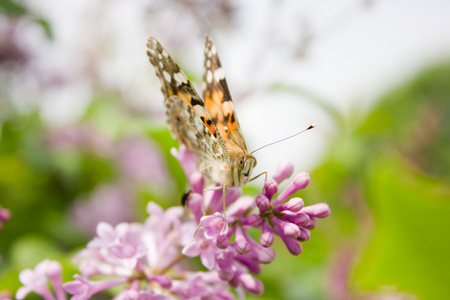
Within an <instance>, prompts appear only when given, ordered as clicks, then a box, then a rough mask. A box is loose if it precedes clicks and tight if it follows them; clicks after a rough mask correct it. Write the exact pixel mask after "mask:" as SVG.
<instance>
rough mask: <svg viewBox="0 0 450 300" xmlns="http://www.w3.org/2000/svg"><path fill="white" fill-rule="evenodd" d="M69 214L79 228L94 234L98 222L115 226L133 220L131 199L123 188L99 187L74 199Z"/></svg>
mask: <svg viewBox="0 0 450 300" xmlns="http://www.w3.org/2000/svg"><path fill="white" fill-rule="evenodd" d="M70 214H71V216H72V219H73V220H74V223H75V224H77V226H78V227H79V228H81V229H82V230H83V231H85V232H87V233H89V234H94V233H95V229H96V227H97V224H98V223H99V222H107V223H110V224H112V225H116V224H119V223H121V222H130V221H132V220H134V211H133V197H132V195H131V193H130V192H129V191H128V190H127V188H126V187H125V186H122V185H101V186H98V187H96V188H95V190H94V191H92V193H91V194H90V195H89V196H87V197H80V198H78V199H76V200H75V202H74V204H73V207H72V209H71V211H70Z"/></svg>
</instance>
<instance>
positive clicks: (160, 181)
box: [115, 137, 167, 186]
mask: <svg viewBox="0 0 450 300" xmlns="http://www.w3.org/2000/svg"><path fill="white" fill-rule="evenodd" d="M115 157H117V160H118V162H119V166H120V169H121V175H122V176H123V179H125V180H127V181H132V182H140V183H145V184H151V185H153V186H161V185H164V184H167V172H166V166H165V165H164V164H163V160H162V159H161V157H162V155H161V153H160V151H159V149H158V148H156V146H154V145H152V144H151V143H150V142H149V141H148V140H147V139H144V138H137V137H135V138H126V139H123V140H121V141H120V142H119V145H118V147H117V151H116V153H115Z"/></svg>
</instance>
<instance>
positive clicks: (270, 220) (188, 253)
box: [16, 145, 330, 300]
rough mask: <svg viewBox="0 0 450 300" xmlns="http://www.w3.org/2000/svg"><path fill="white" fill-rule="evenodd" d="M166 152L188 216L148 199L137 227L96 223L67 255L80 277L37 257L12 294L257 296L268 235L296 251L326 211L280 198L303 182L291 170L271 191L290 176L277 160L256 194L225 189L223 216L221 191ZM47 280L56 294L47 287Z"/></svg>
mask: <svg viewBox="0 0 450 300" xmlns="http://www.w3.org/2000/svg"><path fill="white" fill-rule="evenodd" d="M172 154H173V155H174V156H175V157H176V158H177V159H178V160H179V161H180V163H181V165H182V167H183V169H184V171H185V173H186V175H187V177H188V180H189V182H190V185H191V188H192V192H191V194H190V196H189V197H188V199H187V207H188V208H189V210H190V212H191V213H192V217H190V216H188V215H187V214H186V210H185V209H184V208H183V207H172V208H169V209H167V210H166V211H164V210H163V209H162V208H161V207H160V206H158V205H157V204H155V203H152V202H150V203H149V204H148V206H147V212H148V213H149V215H150V216H149V217H148V218H147V220H146V221H145V222H144V223H143V224H140V223H120V224H118V225H117V226H115V227H113V226H112V225H109V224H107V223H100V224H98V226H97V236H96V237H95V238H94V239H93V240H92V241H91V242H89V243H88V245H87V247H86V249H84V250H82V251H81V252H80V253H79V254H78V255H77V256H76V257H75V260H76V261H77V262H79V263H80V266H79V269H80V274H77V275H75V276H74V281H71V282H67V283H65V284H62V282H61V280H56V279H55V278H56V277H58V276H59V278H60V273H58V270H60V268H59V269H58V267H57V265H56V264H57V263H56V262H50V261H44V262H43V263H41V264H40V265H38V266H37V267H36V269H35V271H31V270H25V271H23V272H22V273H21V278H20V279H21V282H22V283H23V284H24V285H25V286H24V287H23V288H21V289H20V290H19V291H18V292H17V294H16V297H17V298H18V299H22V298H24V297H25V296H26V294H28V293H29V292H31V291H33V292H35V293H38V294H39V295H41V296H42V297H43V298H44V299H57V300H64V299H66V296H65V295H64V293H61V291H62V289H63V290H64V291H65V292H66V293H69V294H71V295H73V296H72V299H77V300H79V299H89V298H90V297H91V296H93V295H94V294H97V293H99V292H101V291H104V290H108V289H111V288H114V287H116V288H117V287H120V289H121V292H119V294H117V295H116V296H115V297H114V299H139V300H140V299H175V298H178V299H193V298H195V299H234V297H235V296H234V294H233V293H232V292H231V291H230V287H233V288H235V289H236V291H237V293H238V294H239V295H241V296H243V295H244V291H247V292H249V293H251V294H254V295H260V294H262V293H263V291H264V286H263V284H262V282H261V281H259V280H258V279H256V278H255V277H254V275H255V274H259V273H260V272H261V271H262V264H269V263H271V262H273V261H274V260H275V256H276V255H275V251H274V250H273V249H272V248H270V246H271V245H272V244H273V242H274V235H278V236H280V237H281V239H282V240H283V242H284V243H285V245H286V247H287V249H288V250H289V251H290V253H292V254H294V255H298V254H300V253H301V250H302V248H301V246H300V244H299V242H303V241H306V240H308V239H309V238H310V231H309V230H310V229H312V228H314V227H315V226H316V224H317V219H318V218H324V217H326V216H328V215H329V214H330V209H329V207H328V205H326V204H316V205H312V206H306V207H304V203H303V200H302V199H300V198H291V199H289V200H288V198H289V197H290V196H292V195H293V194H294V193H295V192H296V191H298V190H300V189H303V188H305V187H306V186H307V185H308V183H309V180H310V178H309V175H308V174H306V173H300V174H298V175H297V176H296V177H295V178H294V180H293V181H292V182H291V183H290V184H289V185H288V186H287V187H286V189H284V190H283V191H281V192H280V193H279V194H277V193H278V184H279V183H280V182H282V181H283V180H285V179H287V178H289V177H290V176H291V175H292V173H293V166H292V164H290V163H285V164H283V165H281V166H280V167H279V169H278V170H277V172H276V174H275V176H274V177H273V178H272V179H269V180H267V181H266V183H265V185H264V189H263V191H262V192H261V193H260V194H259V195H258V196H257V197H256V198H253V197H250V196H241V194H242V190H241V189H240V188H229V189H227V191H226V197H225V201H226V205H227V211H226V215H225V214H224V211H223V205H222V201H223V194H222V193H223V192H222V190H221V189H220V190H212V189H208V188H209V187H206V189H205V183H204V178H203V176H202V174H201V173H199V172H198V171H197V169H196V159H195V157H194V156H193V155H192V154H191V153H190V152H189V151H188V150H187V149H186V147H184V146H183V145H182V146H181V147H180V149H179V151H176V150H175V149H173V151H172ZM213 187H215V186H213ZM251 228H256V229H258V230H259V231H260V232H261V234H260V240H259V242H257V241H255V240H253V239H252V238H251V237H250V235H249V230H250V229H251ZM187 257H199V258H200V261H201V263H202V264H203V266H204V267H205V268H206V269H207V270H206V271H193V270H192V262H190V261H189V260H188V259H187ZM59 272H60V271H59ZM58 274H59V275H58ZM32 277H33V279H32V280H31V279H30V278H32ZM49 280H50V283H51V284H52V285H53V290H54V291H55V293H56V298H55V296H54V295H52V294H51V293H50V290H49V288H48V282H49Z"/></svg>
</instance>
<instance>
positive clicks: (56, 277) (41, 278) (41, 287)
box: [16, 259, 66, 300]
mask: <svg viewBox="0 0 450 300" xmlns="http://www.w3.org/2000/svg"><path fill="white" fill-rule="evenodd" d="M61 272H62V268H61V265H60V264H59V262H57V261H52V260H48V259H46V260H44V261H42V262H40V263H38V264H37V265H36V267H35V268H34V270H31V269H25V270H23V271H22V272H20V274H19V280H20V282H21V283H22V284H23V285H24V286H23V287H21V288H19V289H18V290H17V293H16V298H17V299H24V298H25V297H26V296H27V295H28V294H29V293H31V292H34V293H36V294H38V295H39V296H41V297H42V298H44V299H46V300H54V299H57V300H65V299H66V294H65V293H64V291H63V288H62V279H61ZM49 281H50V284H51V286H52V287H53V291H54V293H55V295H54V294H53V293H52V292H51V291H50V288H49ZM55 296H56V298H55Z"/></svg>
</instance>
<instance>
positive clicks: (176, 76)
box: [173, 72, 188, 85]
mask: <svg viewBox="0 0 450 300" xmlns="http://www.w3.org/2000/svg"><path fill="white" fill-rule="evenodd" d="M173 78H174V79H175V81H176V82H177V84H178V85H180V84H182V83H187V82H188V81H187V79H186V77H185V76H184V75H183V74H182V73H181V72H178V73H175V74H173Z"/></svg>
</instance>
